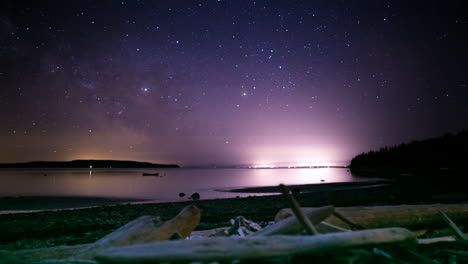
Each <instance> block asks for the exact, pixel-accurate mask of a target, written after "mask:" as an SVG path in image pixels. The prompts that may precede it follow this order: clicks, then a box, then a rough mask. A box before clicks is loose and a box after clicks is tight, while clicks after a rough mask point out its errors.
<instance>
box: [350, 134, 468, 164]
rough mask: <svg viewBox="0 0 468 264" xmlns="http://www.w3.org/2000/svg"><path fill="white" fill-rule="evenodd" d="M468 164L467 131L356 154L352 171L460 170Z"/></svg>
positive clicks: (352, 162) (352, 161)
mask: <svg viewBox="0 0 468 264" xmlns="http://www.w3.org/2000/svg"><path fill="white" fill-rule="evenodd" d="M466 165H468V131H466V130H463V131H461V132H459V133H458V134H450V133H448V134H445V135H444V136H442V137H437V138H431V139H426V140H421V141H412V142H410V143H406V144H400V145H396V146H391V147H388V146H385V147H383V148H381V149H379V150H377V151H370V152H367V153H362V154H360V155H357V156H356V157H354V158H353V159H352V160H351V164H350V168H351V169H431V168H437V169H438V170H440V169H442V170H443V169H460V168H462V167H464V166H466Z"/></svg>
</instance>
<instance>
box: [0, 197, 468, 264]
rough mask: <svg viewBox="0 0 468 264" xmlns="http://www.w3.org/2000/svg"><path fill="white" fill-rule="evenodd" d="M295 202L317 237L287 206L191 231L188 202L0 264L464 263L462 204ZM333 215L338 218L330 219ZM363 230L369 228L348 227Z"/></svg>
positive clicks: (194, 217)
mask: <svg viewBox="0 0 468 264" xmlns="http://www.w3.org/2000/svg"><path fill="white" fill-rule="evenodd" d="M291 199H294V198H291ZM294 206H297V208H296V211H297V210H299V211H300V212H299V213H301V214H303V215H304V217H306V218H307V219H308V220H307V221H310V223H311V224H312V225H314V228H316V229H317V233H320V234H317V235H305V234H306V232H304V230H305V229H304V223H303V222H302V223H301V221H298V219H297V218H296V216H295V215H293V213H292V210H291V209H282V210H280V211H279V212H278V214H277V216H276V218H275V219H276V220H277V223H273V224H271V225H268V226H266V227H263V228H262V227H261V226H260V225H258V224H256V223H255V222H252V221H250V220H248V219H245V218H244V217H242V216H238V217H236V218H234V219H232V220H231V223H230V224H231V226H227V227H225V228H217V229H213V230H205V231H194V229H195V228H196V226H197V225H198V224H199V222H200V218H201V212H200V209H199V208H197V207H196V206H193V205H192V206H187V207H185V208H184V209H182V211H180V213H179V214H178V215H177V216H175V217H174V218H172V219H170V220H168V221H166V222H162V221H160V220H159V219H158V218H157V217H153V216H142V217H139V218H137V219H135V220H133V221H130V222H129V223H127V224H126V225H124V226H122V227H121V228H119V229H117V230H115V231H114V232H112V233H110V234H108V235H107V236H105V237H103V238H101V239H99V240H98V241H96V242H94V243H90V244H84V245H76V246H60V247H51V248H43V249H33V250H18V251H11V252H8V251H0V263H18V264H19V263H23V264H25V263H42V264H45V263H55V264H58V263H68V264H70V263H157V262H179V261H184V262H192V261H201V262H205V261H206V262H210V261H222V262H226V263H231V262H232V263H236V262H239V261H244V260H245V261H248V260H250V259H263V260H266V261H267V260H269V259H275V258H281V261H280V262H281V263H310V262H311V261H312V260H314V261H315V262H317V263H321V262H328V263H335V262H340V261H342V262H346V263H354V262H359V263H375V262H380V263H438V262H444V263H464V262H463V261H468V251H467V249H468V244H467V242H466V241H461V238H464V237H466V235H465V234H463V233H462V232H463V226H462V225H457V224H461V223H467V222H468V221H467V220H468V204H454V205H441V204H436V205H411V206H409V205H401V206H382V207H380V206H376V207H348V208H334V207H333V206H325V207H320V208H300V207H299V206H298V205H293V207H294ZM439 211H440V212H443V213H439ZM336 212H338V214H339V216H340V217H339V218H337V217H336V216H334V213H335V215H336ZM343 220H345V222H347V223H348V224H347V223H345V222H343ZM444 220H445V222H444ZM447 223H448V224H447ZM455 223H457V224H455ZM350 225H351V226H350ZM433 226H438V227H440V226H442V227H445V228H446V229H447V231H446V232H445V233H443V235H439V236H437V237H428V236H427V234H428V233H430V232H431V228H432V227H433ZM362 228H367V229H365V230H359V231H351V230H352V229H362ZM421 229H422V230H421ZM410 230H412V231H413V232H411V231H410ZM453 230H455V231H453ZM416 231H417V232H416ZM306 255H307V257H305V256H306ZM366 261H367V262H366ZM437 261H438V262H437ZM276 263H278V261H277V262H276Z"/></svg>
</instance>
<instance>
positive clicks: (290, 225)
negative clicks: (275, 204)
mask: <svg viewBox="0 0 468 264" xmlns="http://www.w3.org/2000/svg"><path fill="white" fill-rule="evenodd" d="M333 210H334V207H333V206H324V207H320V208H315V209H313V210H307V211H305V212H304V213H305V216H306V217H307V218H308V219H309V220H310V221H311V222H312V224H318V223H320V222H322V221H323V220H324V219H325V218H327V217H328V216H330V215H331V214H332V213H333ZM301 231H302V225H301V223H300V222H299V221H298V220H297V218H296V217H295V216H291V217H289V218H287V219H285V220H283V221H280V222H278V223H276V224H274V225H271V226H268V227H266V228H264V229H262V230H260V231H258V232H255V233H252V235H251V236H272V235H292V234H298V233H300V232H301Z"/></svg>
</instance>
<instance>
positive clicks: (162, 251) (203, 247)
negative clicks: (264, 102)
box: [96, 228, 417, 263]
mask: <svg viewBox="0 0 468 264" xmlns="http://www.w3.org/2000/svg"><path fill="white" fill-rule="evenodd" d="M388 243H417V239H416V237H415V236H414V235H413V233H411V232H410V231H408V230H407V229H404V228H387V229H372V230H365V231H357V232H346V233H335V234H325V235H317V236H271V237H265V236H250V237H246V238H239V239H232V238H224V237H222V238H211V239H202V240H189V241H180V240H179V241H168V242H158V243H150V244H145V245H135V246H128V247H117V248H111V249H108V250H104V251H102V252H100V253H99V254H98V255H97V257H96V260H98V262H100V263H150V262H169V261H175V262H176V261H211V260H236V259H237V260H243V259H255V258H269V257H280V256H292V255H297V254H310V253H316V252H327V251H332V250H337V249H343V248H352V247H360V246H375V245H384V244H388Z"/></svg>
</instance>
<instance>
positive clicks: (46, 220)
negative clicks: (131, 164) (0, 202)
mask: <svg viewBox="0 0 468 264" xmlns="http://www.w3.org/2000/svg"><path fill="white" fill-rule="evenodd" d="M355 187H356V188H338V189H336V188H335V189H333V188H330V186H329V185H328V187H327V185H326V184H323V186H322V187H321V188H318V189H316V190H315V191H313V192H305V193H299V194H296V195H295V197H296V198H297V200H298V201H299V203H300V204H301V206H304V207H306V206H307V207H314V206H323V205H330V204H331V205H334V206H355V205H390V204H418V203H444V202H446V203H449V202H450V203H453V202H467V201H468V197H467V195H463V194H460V195H459V196H454V195H453V193H447V195H444V194H440V193H439V194H437V195H436V194H434V193H424V192H421V191H419V190H418V192H417V193H415V190H414V189H412V188H402V187H401V186H398V185H395V184H378V185H374V186H368V188H360V187H359V185H358V186H355ZM189 204H195V205H197V206H198V207H200V208H201V209H202V218H201V223H200V224H199V226H198V227H197V229H198V230H204V229H211V228H216V227H222V226H227V225H229V224H228V221H229V220H230V219H231V218H235V217H236V216H240V215H242V216H244V217H246V218H247V219H250V220H253V221H255V222H257V223H259V224H267V223H268V222H269V221H272V220H273V219H274V216H275V214H276V213H277V212H278V210H280V209H282V208H285V207H288V203H287V201H286V200H285V198H284V197H283V196H281V195H272V196H257V197H247V198H232V199H214V200H199V201H184V202H173V203H155V204H121V205H113V206H100V207H93V208H86V209H76V210H58V211H41V212H35V213H28V214H6V215H0V233H1V234H2V236H1V237H0V249H6V250H13V249H23V248H37V247H47V246H56V245H74V244H82V243H89V242H93V241H95V240H97V239H99V238H101V237H102V236H104V235H106V234H108V233H109V232H111V231H113V230H115V229H116V228H118V227H120V226H122V225H123V224H126V223H128V222H129V221H131V220H133V219H135V218H137V217H139V216H142V215H155V216H160V217H161V219H162V220H168V219H170V218H172V217H174V216H175V215H176V214H177V213H178V212H179V211H180V210H181V209H182V208H183V207H185V206H187V205H189Z"/></svg>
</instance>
